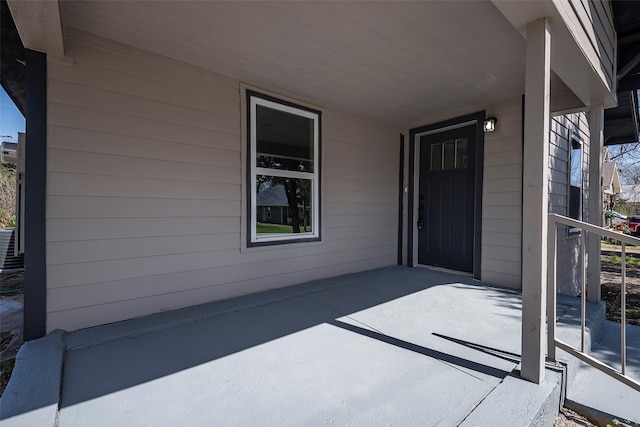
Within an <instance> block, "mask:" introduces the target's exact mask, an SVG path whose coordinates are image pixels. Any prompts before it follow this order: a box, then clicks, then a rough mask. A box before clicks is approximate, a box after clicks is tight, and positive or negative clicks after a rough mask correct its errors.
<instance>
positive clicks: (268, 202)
mask: <svg viewBox="0 0 640 427" xmlns="http://www.w3.org/2000/svg"><path fill="white" fill-rule="evenodd" d="M296 206H297V211H298V218H299V219H300V220H303V221H304V206H303V204H302V203H301V201H300V199H299V198H296ZM256 221H258V222H264V223H268V224H283V225H291V223H292V215H291V210H290V209H289V200H288V199H287V193H286V191H285V188H284V185H282V184H277V185H273V186H270V187H268V188H267V189H265V190H261V191H258V192H257V194H256Z"/></svg>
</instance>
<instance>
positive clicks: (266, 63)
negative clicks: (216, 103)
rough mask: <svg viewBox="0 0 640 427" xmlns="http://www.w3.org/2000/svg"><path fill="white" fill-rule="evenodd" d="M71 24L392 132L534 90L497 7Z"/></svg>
mask: <svg viewBox="0 0 640 427" xmlns="http://www.w3.org/2000/svg"><path fill="white" fill-rule="evenodd" d="M60 8H61V15H62V23H63V26H64V27H75V28H77V29H80V30H83V31H86V32H90V33H94V34H97V35H99V36H103V37H106V38H109V39H113V40H116V41H119V42H122V43H126V44H129V45H133V46H136V47H139V48H142V49H146V50H149V51H152V52H155V53H158V54H162V55H165V56H168V57H171V58H174V59H178V60H181V61H184V62H187V63H191V64H194V65H197V66H200V67H203V68H207V69H211V70H214V71H216V72H219V73H222V74H226V75H228V76H231V77H235V78H238V79H239V80H241V81H244V82H247V83H250V84H253V85H257V86H261V87H264V88H266V89H270V90H274V91H278V92H282V93H283V94H290V95H292V96H294V97H298V98H303V99H304V100H305V101H309V102H313V103H317V104H318V105H320V106H326V107H336V108H340V109H342V110H346V111H350V112H354V113H356V114H359V115H363V116H367V117H371V118H375V119H377V120H380V121H383V122H386V123H389V124H394V125H402V126H403V125H407V124H414V123H416V122H419V121H424V120H428V119H430V118H433V119H436V118H441V117H442V116H443V114H445V115H454V114H457V113H462V112H468V111H473V110H474V109H475V110H478V109H481V108H483V107H484V106H485V105H487V104H489V103H492V102H497V101H501V100H504V99H508V98H511V97H514V96H518V95H520V94H522V93H523V92H524V46H525V40H524V38H523V37H522V36H521V34H520V33H519V32H518V31H517V30H516V29H515V28H514V27H513V26H512V25H511V24H510V23H509V22H508V21H507V20H506V19H505V17H504V16H503V15H502V14H501V12H500V11H499V10H498V9H497V8H496V7H495V6H494V5H493V4H492V3H489V2H475V1H474V2H371V3H369V2H367V3H362V2H344V3H343V2H173V1H168V2H147V1H144V2H133V1H131V2H112V1H95V2H83V1H64V2H60Z"/></svg>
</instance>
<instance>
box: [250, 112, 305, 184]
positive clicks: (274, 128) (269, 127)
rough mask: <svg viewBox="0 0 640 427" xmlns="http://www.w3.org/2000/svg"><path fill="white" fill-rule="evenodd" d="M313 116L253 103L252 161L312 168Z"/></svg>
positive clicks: (273, 166) (296, 168) (292, 168)
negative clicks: (254, 139)
mask: <svg viewBox="0 0 640 427" xmlns="http://www.w3.org/2000/svg"><path fill="white" fill-rule="evenodd" d="M313 146H314V120H313V119H310V118H307V117H302V116H299V115H296V114H291V113H288V112H285V111H280V110H276V109H273V108H269V107H265V106H263V105H256V153H257V159H256V165H257V166H258V167H262V168H270V169H280V170H289V171H299V172H313Z"/></svg>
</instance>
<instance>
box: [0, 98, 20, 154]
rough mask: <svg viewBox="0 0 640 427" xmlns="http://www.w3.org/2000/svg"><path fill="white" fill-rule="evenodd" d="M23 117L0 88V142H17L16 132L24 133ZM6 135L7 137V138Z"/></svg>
mask: <svg viewBox="0 0 640 427" xmlns="http://www.w3.org/2000/svg"><path fill="white" fill-rule="evenodd" d="M24 126H25V122H24V117H22V113H20V111H19V110H18V109H17V108H16V106H15V105H14V103H13V101H12V100H11V98H9V95H7V93H6V92H5V91H4V89H3V88H2V87H0V141H13V142H17V141H18V132H24ZM7 135H8V137H7Z"/></svg>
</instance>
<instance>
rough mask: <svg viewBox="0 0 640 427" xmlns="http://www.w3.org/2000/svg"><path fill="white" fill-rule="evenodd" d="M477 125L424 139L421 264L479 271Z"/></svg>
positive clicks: (420, 229)
mask: <svg viewBox="0 0 640 427" xmlns="http://www.w3.org/2000/svg"><path fill="white" fill-rule="evenodd" d="M475 139H476V127H475V125H470V126H465V127H461V128H458V129H453V130H447V131H443V132H438V133H432V134H429V135H423V136H421V137H420V144H419V150H420V182H419V192H418V263H419V264H423V265H433V266H438V267H444V268H449V269H452V270H458V271H465V272H472V271H473V237H474V200H475V192H474V187H475V183H474V176H475V167H476V165H475V147H476V140H475Z"/></svg>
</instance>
